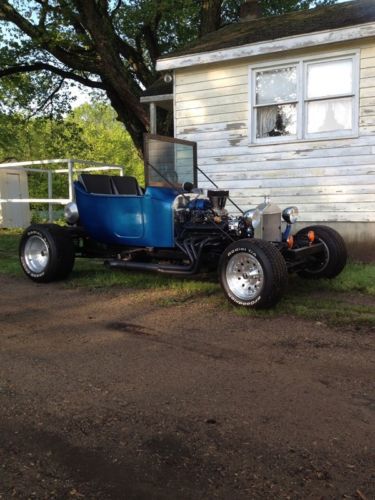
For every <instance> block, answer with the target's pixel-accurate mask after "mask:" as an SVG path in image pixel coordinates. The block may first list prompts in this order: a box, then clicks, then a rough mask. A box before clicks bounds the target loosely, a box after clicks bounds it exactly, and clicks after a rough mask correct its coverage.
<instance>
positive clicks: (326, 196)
mask: <svg viewBox="0 0 375 500" xmlns="http://www.w3.org/2000/svg"><path fill="white" fill-rule="evenodd" d="M253 4H254V1H251V2H250V1H249V2H247V4H246V5H245V9H244V10H246V7H248V8H249V9H250V13H249V14H250V15H248V16H244V17H243V18H242V19H241V22H239V23H235V24H231V25H228V26H225V27H223V28H221V29H220V30H218V31H216V32H213V33H210V34H208V35H206V36H205V37H203V38H201V39H199V40H197V41H195V42H194V43H192V44H191V45H190V46H187V47H185V48H184V49H183V50H179V51H178V52H174V53H171V54H167V55H165V56H163V57H161V58H160V59H159V60H158V63H157V69H158V70H159V71H161V72H162V73H164V74H169V75H171V76H173V96H171V103H172V97H173V109H174V135H175V137H176V138H179V139H185V140H190V141H196V142H197V144H198V164H199V166H200V167H201V168H202V169H203V170H204V171H205V172H206V173H207V174H209V175H210V176H211V177H212V179H213V180H214V181H215V182H216V183H217V184H218V185H220V186H223V187H226V188H230V190H231V196H232V197H233V199H234V200H235V201H236V202H237V203H238V204H240V205H242V206H253V205H256V204H258V203H260V202H262V200H263V197H264V195H269V196H270V197H271V199H272V201H273V202H274V203H277V204H279V205H280V206H282V207H285V206H288V205H297V206H298V207H299V209H300V214H301V217H300V220H301V224H302V225H307V224H310V223H319V222H324V223H325V224H327V225H331V226H332V227H335V228H336V229H338V230H339V231H340V232H341V233H342V234H343V235H344V237H345V238H346V240H347V241H348V242H349V243H354V244H355V243H359V242H360V243H361V244H362V245H364V243H366V244H367V248H368V249H371V248H372V249H374V248H375V2H374V1H373V0H356V1H351V2H345V3H340V4H335V5H333V6H328V7H327V6H326V7H319V8H316V9H312V10H307V11H306V10H305V11H299V12H293V13H289V14H285V15H281V16H274V17H264V18H262V17H256V12H252V11H251V10H252V8H253V7H254V5H253ZM249 9H248V10H249ZM163 95H164V99H166V96H165V92H164V90H163ZM153 96H154V102H156V103H157V101H158V96H157V95H155V94H154V95H153ZM150 97H151V96H149V100H150V101H152V99H150ZM164 104H165V101H164ZM199 184H200V186H202V187H208V186H209V185H208V182H207V180H206V179H204V178H203V177H201V178H200V179H199Z"/></svg>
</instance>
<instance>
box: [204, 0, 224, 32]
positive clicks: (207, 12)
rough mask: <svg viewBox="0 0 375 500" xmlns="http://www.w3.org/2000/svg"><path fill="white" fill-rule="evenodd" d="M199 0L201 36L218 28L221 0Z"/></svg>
mask: <svg viewBox="0 0 375 500" xmlns="http://www.w3.org/2000/svg"><path fill="white" fill-rule="evenodd" d="M201 1H202V6H201V23H200V30H199V34H200V36H203V35H206V34H207V33H211V31H216V30H218V29H219V28H220V24H221V4H222V0H201Z"/></svg>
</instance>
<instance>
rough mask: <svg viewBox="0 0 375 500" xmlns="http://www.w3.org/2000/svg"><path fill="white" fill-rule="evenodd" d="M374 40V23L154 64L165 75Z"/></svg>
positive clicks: (202, 53)
mask: <svg viewBox="0 0 375 500" xmlns="http://www.w3.org/2000/svg"><path fill="white" fill-rule="evenodd" d="M374 36H375V23H374V22H371V23H366V24H360V25H355V26H349V27H346V28H337V29H333V30H324V31H318V32H313V33H306V34H303V35H294V36H291V37H284V38H277V39H274V40H268V41H265V42H259V43H251V44H247V45H241V46H240V47H230V48H225V49H219V50H213V51H208V52H201V53H195V54H194V53H192V54H185V55H182V56H175V57H166V58H163V59H159V60H158V61H157V63H156V70H157V71H169V70H174V69H180V68H188V67H191V66H199V65H202V64H211V63H215V62H223V61H230V60H236V59H243V58H248V57H255V56H261V55H268V54H273V53H278V52H285V51H288V50H297V49H303V48H308V47H315V46H317V45H328V44H333V43H340V42H347V41H350V40H357V39H363V38H369V37H374Z"/></svg>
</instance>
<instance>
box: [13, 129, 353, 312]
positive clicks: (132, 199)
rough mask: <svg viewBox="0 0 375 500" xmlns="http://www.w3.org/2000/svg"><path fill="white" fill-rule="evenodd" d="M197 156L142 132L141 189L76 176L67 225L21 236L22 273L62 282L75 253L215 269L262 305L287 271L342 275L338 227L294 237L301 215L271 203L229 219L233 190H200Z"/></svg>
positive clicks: (119, 263) (164, 268)
mask: <svg viewBox="0 0 375 500" xmlns="http://www.w3.org/2000/svg"><path fill="white" fill-rule="evenodd" d="M196 158H197V155H196V144H195V143H190V142H188V141H180V140H176V139H162V138H160V137H159V136H151V135H148V136H147V138H146V146H145V179H146V188H145V190H143V189H142V188H141V187H139V185H138V182H137V180H136V179H135V178H134V177H130V176H109V175H90V174H87V173H82V174H81V175H80V177H79V178H78V180H77V181H75V183H74V190H75V201H74V202H71V203H69V204H68V205H67V206H66V207H65V218H66V222H67V226H65V227H62V226H58V225H55V224H33V225H31V226H30V227H28V228H27V229H26V230H25V231H24V233H23V235H22V238H21V242H20V248H19V255H20V262H21V266H22V269H23V271H24V272H25V273H26V275H27V276H28V277H29V278H30V279H32V280H33V281H36V282H43V283H45V282H50V281H54V280H60V279H64V278H66V277H67V276H68V275H69V273H70V272H71V271H72V269H73V266H74V260H75V257H76V256H79V257H88V258H102V259H104V261H105V264H106V265H107V266H109V267H110V268H121V269H126V270H136V271H144V270H153V271H157V272H160V273H169V274H175V275H180V276H189V275H194V274H197V273H198V272H200V271H202V270H204V269H210V270H213V269H217V270H218V275H219V280H220V284H221V286H222V289H223V291H224V293H225V295H226V296H227V298H228V299H229V301H231V302H232V303H233V304H235V305H238V306H245V307H248V308H267V307H271V306H273V305H274V304H276V303H277V302H278V300H279V299H280V298H281V296H282V294H283V292H284V290H285V287H286V285H287V277H288V272H296V273H298V274H299V275H300V276H302V277H303V278H307V279H309V278H334V277H335V276H337V275H338V274H339V273H340V272H341V271H342V270H343V268H344V267H345V263H346V258H347V253H346V248H345V244H344V241H343V239H342V237H341V236H340V235H339V234H338V233H337V232H336V231H335V230H333V229H332V228H330V227H326V226H322V225H314V226H308V227H305V228H303V229H300V230H299V231H298V232H297V233H296V234H295V235H292V227H293V224H294V223H295V222H296V221H297V219H298V209H297V208H296V207H294V206H292V207H288V208H285V209H284V210H280V208H279V207H278V206H277V205H274V204H272V203H271V202H270V201H269V199H268V198H267V197H266V198H265V200H264V203H262V204H260V205H258V206H257V207H255V208H251V209H247V210H245V211H243V210H241V208H240V207H238V205H236V204H235V203H234V202H232V203H233V204H234V205H235V207H236V212H237V214H236V215H231V214H230V213H228V211H227V204H228V200H229V201H231V199H230V197H229V191H227V190H224V189H220V188H218V186H216V185H215V189H209V190H207V191H203V190H201V189H198V188H197V171H198V170H200V169H199V168H198V166H197V161H196ZM200 172H201V174H202V175H203V176H205V177H207V175H206V174H205V173H204V172H202V171H200ZM207 178H208V177H207Z"/></svg>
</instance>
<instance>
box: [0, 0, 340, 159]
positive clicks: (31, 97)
mask: <svg viewBox="0 0 375 500" xmlns="http://www.w3.org/2000/svg"><path fill="white" fill-rule="evenodd" d="M334 2H335V0H315V1H311V0H310V1H309V0H299V1H298V0H282V1H281V0H262V8H263V12H264V13H265V14H272V13H281V12H285V11H290V10H295V9H299V8H308V7H310V6H315V5H322V4H328V3H334ZM241 3H242V0H123V1H121V0H116V1H115V0H90V1H86V0H59V1H57V0H30V1H27V0H10V1H7V0H0V21H2V23H1V24H2V25H3V31H2V32H1V33H0V78H2V79H5V78H6V79H7V80H6V81H7V82H8V83H7V85H8V86H9V90H8V98H9V99H10V100H12V92H11V88H13V91H14V93H16V92H17V90H16V89H20V88H22V90H23V99H24V100H26V101H27V102H29V103H30V105H31V103H32V108H33V113H38V112H39V111H44V110H45V109H46V108H48V109H50V108H51V106H52V108H53V102H54V101H56V100H57V99H56V98H57V96H59V95H60V96H61V91H62V90H63V89H64V88H65V82H66V81H69V80H70V81H75V82H78V83H80V84H82V85H84V86H86V87H88V88H91V89H100V90H102V91H104V92H105V94H106V96H107V97H108V99H109V101H110V103H111V105H112V107H113V108H114V110H115V111H116V113H117V117H118V120H119V121H121V122H122V123H123V124H124V125H125V127H126V129H127V130H128V132H129V134H130V135H131V137H132V139H133V141H134V144H135V145H136V147H137V148H138V149H139V150H141V145H142V135H143V133H144V132H145V131H146V130H147V128H148V125H149V123H148V116H147V112H146V110H145V109H144V107H143V106H142V105H141V104H140V102H139V96H140V93H141V92H142V89H144V88H145V87H147V86H149V85H150V84H151V83H153V82H154V81H155V80H156V79H157V78H158V75H157V72H156V70H155V63H156V60H157V58H158V57H159V56H160V55H161V54H162V53H166V52H169V51H173V50H174V49H176V48H177V47H179V46H181V45H183V44H186V43H187V42H188V41H191V40H192V39H194V38H196V37H197V36H198V35H199V34H200V35H204V34H205V33H207V32H210V31H214V30H216V29H218V28H219V27H220V26H221V25H223V24H225V23H228V22H232V21H235V20H237V18H238V10H239V7H240V5H241ZM16 79H18V85H17V84H15V83H14V82H16V81H17V80H16ZM20 83H21V84H22V85H20ZM2 92H4V91H2ZM5 102H6V101H5ZM18 102H19V101H18V100H17V103H18ZM58 102H59V106H60V108H58V109H64V106H65V107H66V105H67V102H66V99H65V100H64V98H63V99H62V101H61V100H60V101H58ZM13 105H14V101H13ZM8 107H9V105H8ZM53 111H56V110H53V109H52V112H53ZM50 112H51V110H50Z"/></svg>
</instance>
